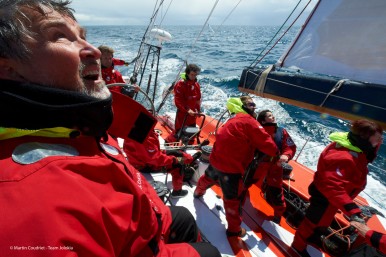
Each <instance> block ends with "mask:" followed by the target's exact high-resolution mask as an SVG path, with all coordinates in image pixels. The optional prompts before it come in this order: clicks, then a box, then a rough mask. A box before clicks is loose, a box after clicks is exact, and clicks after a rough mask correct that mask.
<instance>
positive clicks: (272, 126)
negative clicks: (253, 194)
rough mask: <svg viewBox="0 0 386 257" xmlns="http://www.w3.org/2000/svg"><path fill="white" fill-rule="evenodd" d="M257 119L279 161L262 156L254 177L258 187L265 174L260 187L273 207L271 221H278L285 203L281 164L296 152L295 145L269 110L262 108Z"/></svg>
mask: <svg viewBox="0 0 386 257" xmlns="http://www.w3.org/2000/svg"><path fill="white" fill-rule="evenodd" d="M257 121H258V122H260V124H261V125H262V126H263V127H264V129H265V131H267V132H268V134H270V135H271V137H272V139H273V140H274V141H275V143H276V145H277V147H278V148H279V151H280V157H279V161H278V162H276V161H274V162H273V161H272V160H271V158H270V157H269V158H263V159H262V161H260V163H259V166H258V169H257V171H256V172H255V178H257V179H258V182H257V185H258V186H259V187H260V186H261V185H260V184H261V183H262V180H263V179H261V178H263V177H264V176H265V175H266V176H265V179H264V182H263V186H262V189H263V190H264V193H265V199H266V200H267V202H268V203H269V204H270V205H271V206H272V207H273V209H274V217H273V221H274V222H276V223H280V219H281V216H283V214H284V211H285V208H286V203H285V200H284V194H283V166H282V165H283V164H285V163H287V162H288V161H289V160H291V159H292V158H293V156H294V155H295V152H296V145H295V143H294V141H293V140H292V138H291V137H290V135H289V134H288V132H287V130H286V129H284V128H282V127H278V126H277V123H276V119H275V117H274V116H273V114H272V112H271V111H270V110H263V111H261V112H259V114H258V115H257Z"/></svg>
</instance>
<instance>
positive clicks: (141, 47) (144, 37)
mask: <svg viewBox="0 0 386 257" xmlns="http://www.w3.org/2000/svg"><path fill="white" fill-rule="evenodd" d="M163 2H164V0H161V2H160V4H159V5H158V8H156V6H157V3H158V0H157V2H156V4H155V5H154V10H153V14H152V17H151V18H150V22H149V25H148V26H147V28H146V30H145V33H144V34H143V36H142V40H141V44H140V46H139V49H138V53H137V58H138V59H137V61H136V63H135V65H134V71H133V74H134V76H136V75H138V70H139V67H140V66H141V62H142V60H141V58H140V56H141V55H142V51H143V48H144V44H145V41H146V37H147V36H148V32H149V28H150V27H152V26H153V25H154V22H155V18H156V16H157V13H158V11H159V9H160V8H161V6H162V5H163Z"/></svg>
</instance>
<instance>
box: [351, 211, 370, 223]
mask: <svg viewBox="0 0 386 257" xmlns="http://www.w3.org/2000/svg"><path fill="white" fill-rule="evenodd" d="M350 221H356V222H359V223H362V224H366V222H365V220H364V219H363V218H362V216H361V214H360V213H356V214H353V215H351V217H350Z"/></svg>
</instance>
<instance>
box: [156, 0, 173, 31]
mask: <svg viewBox="0 0 386 257" xmlns="http://www.w3.org/2000/svg"><path fill="white" fill-rule="evenodd" d="M172 2H173V0H170V2H169V5H168V8H166V12H165V14H164V15H163V16H162V18H161V21H160V23H159V26H160V27H161V24H162V22H163V21H164V19H165V17H166V14H167V13H168V11H169V8H170V5H171V4H172Z"/></svg>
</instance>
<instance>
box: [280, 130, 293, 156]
mask: <svg viewBox="0 0 386 257" xmlns="http://www.w3.org/2000/svg"><path fill="white" fill-rule="evenodd" d="M295 153H296V145H295V143H294V141H293V140H292V138H291V136H290V135H289V134H288V132H287V130H285V129H283V141H282V145H281V154H284V155H287V156H288V160H291V159H292V158H293V157H294V155H295Z"/></svg>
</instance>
